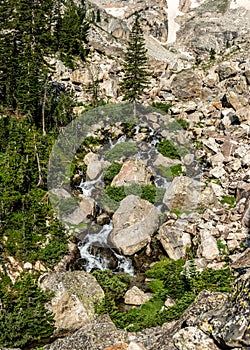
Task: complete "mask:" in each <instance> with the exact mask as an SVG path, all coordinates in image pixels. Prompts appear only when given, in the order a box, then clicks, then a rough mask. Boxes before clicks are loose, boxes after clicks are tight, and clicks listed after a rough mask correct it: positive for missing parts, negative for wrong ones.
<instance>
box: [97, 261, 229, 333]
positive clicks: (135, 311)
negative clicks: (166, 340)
mask: <svg viewBox="0 0 250 350" xmlns="http://www.w3.org/2000/svg"><path fill="white" fill-rule="evenodd" d="M95 274H96V277H97V279H98V282H99V283H100V284H101V286H102V288H103V289H104V291H105V298H104V301H103V302H102V303H101V304H100V305H98V306H97V309H96V310H97V312H98V313H107V312H108V313H109V315H110V317H111V319H112V320H113V322H114V323H115V325H116V326H117V327H118V328H126V329H127V330H129V331H140V330H142V329H144V328H149V327H155V326H159V325H162V324H163V323H164V322H171V321H173V320H177V319H178V318H180V316H181V315H182V314H183V312H184V311H185V310H186V309H187V307H188V306H189V305H190V304H191V303H192V302H193V301H194V299H195V296H196V295H197V294H198V293H200V292H201V291H202V290H205V289H209V290H213V291H220V292H229V291H230V290H231V285H232V275H231V272H230V270H229V269H224V270H218V271H216V270H212V269H208V270H205V271H203V272H202V273H198V272H197V271H196V269H195V273H190V271H189V274H187V272H186V271H185V269H184V261H183V260H177V261H174V260H171V259H166V260H163V261H160V262H157V263H155V264H154V265H153V266H152V267H151V268H150V269H149V270H148V271H147V273H146V276H147V277H149V278H153V280H152V281H151V282H150V283H149V285H148V288H149V290H150V291H151V292H153V293H154V294H153V297H152V298H151V299H150V300H149V301H148V302H146V303H145V304H143V305H141V306H140V307H137V308H132V309H130V310H129V311H127V312H121V311H120V310H119V305H118V303H119V302H120V301H121V297H122V296H123V295H124V293H125V291H126V289H127V288H128V284H127V283H128V280H127V282H126V283H125V284H121V280H120V279H118V280H117V277H116V276H115V277H116V278H115V277H114V276H113V275H112V273H110V272H108V273H104V272H95ZM119 278H120V277H119ZM122 282H123V281H122ZM116 292H117V295H116ZM167 296H169V297H171V298H173V299H174V300H175V304H174V305H173V306H171V307H168V308H165V307H164V302H165V300H166V297H167Z"/></svg>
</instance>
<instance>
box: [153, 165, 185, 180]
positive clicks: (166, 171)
mask: <svg viewBox="0 0 250 350" xmlns="http://www.w3.org/2000/svg"><path fill="white" fill-rule="evenodd" d="M159 168H160V170H161V173H162V176H164V177H165V178H167V179H173V178H174V177H176V176H180V175H182V174H185V172H184V171H183V170H182V165H181V164H176V165H172V166H169V167H165V166H163V165H160V166H159Z"/></svg>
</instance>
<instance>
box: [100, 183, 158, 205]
mask: <svg viewBox="0 0 250 350" xmlns="http://www.w3.org/2000/svg"><path fill="white" fill-rule="evenodd" d="M164 192H165V190H164V189H162V188H157V187H156V186H155V185H142V186H140V185H138V184H136V183H135V184H132V185H130V186H107V187H106V189H105V194H107V195H108V196H109V197H110V199H112V200H114V201H116V202H120V201H121V200H123V199H124V198H125V197H126V196H128V195H130V194H133V195H135V196H138V197H140V198H142V199H144V200H147V201H148V202H150V203H156V202H158V201H161V200H162V198H163V196H164Z"/></svg>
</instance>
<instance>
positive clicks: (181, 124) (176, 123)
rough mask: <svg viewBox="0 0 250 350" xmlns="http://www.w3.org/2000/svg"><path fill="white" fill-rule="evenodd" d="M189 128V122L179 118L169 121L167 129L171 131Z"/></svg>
mask: <svg viewBox="0 0 250 350" xmlns="http://www.w3.org/2000/svg"><path fill="white" fill-rule="evenodd" d="M188 128H189V122H188V121H186V120H185V119H182V118H178V119H176V120H173V121H172V122H169V123H167V129H168V130H169V131H178V130H182V129H184V130H187V129H188Z"/></svg>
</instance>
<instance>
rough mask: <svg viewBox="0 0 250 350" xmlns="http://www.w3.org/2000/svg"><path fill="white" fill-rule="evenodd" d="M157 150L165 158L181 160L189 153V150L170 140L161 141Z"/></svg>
mask: <svg viewBox="0 0 250 350" xmlns="http://www.w3.org/2000/svg"><path fill="white" fill-rule="evenodd" d="M157 149H158V151H159V152H160V153H161V154H162V155H163V156H164V157H168V158H171V159H181V157H182V156H184V155H185V154H187V153H188V150H187V149H185V148H184V147H180V146H178V145H175V144H173V143H172V142H171V141H169V140H164V141H160V142H159V143H158V145H157Z"/></svg>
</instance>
